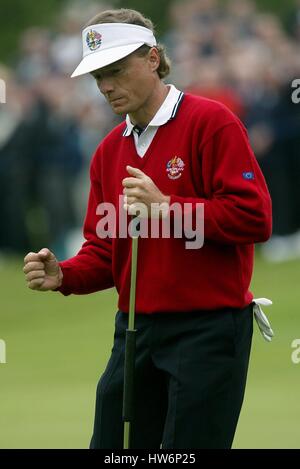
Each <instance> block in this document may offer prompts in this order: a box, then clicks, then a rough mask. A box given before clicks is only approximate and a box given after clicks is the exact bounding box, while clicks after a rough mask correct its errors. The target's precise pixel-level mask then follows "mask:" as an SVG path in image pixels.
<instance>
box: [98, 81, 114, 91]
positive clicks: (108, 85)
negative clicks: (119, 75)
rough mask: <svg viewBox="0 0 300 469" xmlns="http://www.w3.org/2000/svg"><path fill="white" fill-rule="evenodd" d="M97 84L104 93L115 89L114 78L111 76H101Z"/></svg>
mask: <svg viewBox="0 0 300 469" xmlns="http://www.w3.org/2000/svg"><path fill="white" fill-rule="evenodd" d="M97 85H98V88H99V90H100V91H101V93H102V94H107V93H111V92H112V91H113V90H114V86H113V83H112V80H111V79H110V78H99V79H98V80H97Z"/></svg>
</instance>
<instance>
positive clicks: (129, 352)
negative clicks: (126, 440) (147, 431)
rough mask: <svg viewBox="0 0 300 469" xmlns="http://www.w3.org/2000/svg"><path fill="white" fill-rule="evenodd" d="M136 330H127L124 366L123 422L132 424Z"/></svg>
mask: <svg viewBox="0 0 300 469" xmlns="http://www.w3.org/2000/svg"><path fill="white" fill-rule="evenodd" d="M135 333H136V330H135V329H134V330H129V329H126V344H125V364H124V393H123V422H130V421H131V420H132V418H133V399H134V395H133V394H134V368H135V339H136V334H135Z"/></svg>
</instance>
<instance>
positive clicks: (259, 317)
mask: <svg viewBox="0 0 300 469" xmlns="http://www.w3.org/2000/svg"><path fill="white" fill-rule="evenodd" d="M252 301H253V303H254V305H253V313H254V317H255V320H256V322H257V325H258V327H259V330H260V332H261V334H262V336H263V338H264V339H265V340H267V341H268V342H271V340H272V338H273V336H274V332H273V330H272V328H271V325H270V323H269V321H268V318H267V316H266V315H265V314H264V312H263V310H262V309H261V306H260V305H263V306H270V305H271V304H273V303H272V301H271V300H268V299H267V298H256V299H253V300H252Z"/></svg>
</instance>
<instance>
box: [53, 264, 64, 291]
mask: <svg viewBox="0 0 300 469" xmlns="http://www.w3.org/2000/svg"><path fill="white" fill-rule="evenodd" d="M63 278H64V274H63V272H62V270H61V267H59V272H58V285H57V287H56V288H55V289H54V290H57V289H58V288H60V287H61V286H62V283H63Z"/></svg>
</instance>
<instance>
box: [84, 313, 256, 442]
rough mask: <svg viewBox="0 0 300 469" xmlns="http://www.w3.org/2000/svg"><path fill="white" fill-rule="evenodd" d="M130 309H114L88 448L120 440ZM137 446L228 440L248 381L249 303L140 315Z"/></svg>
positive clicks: (133, 429) (134, 428)
mask: <svg viewBox="0 0 300 469" xmlns="http://www.w3.org/2000/svg"><path fill="white" fill-rule="evenodd" d="M127 327H128V315H127V314H126V313H122V312H120V311H118V312H117V314H116V320H115V334H114V344H113V348H112V354H111V357H110V360H109V362H108V364H107V367H106V369H105V371H104V373H103V375H102V377H101V379H100V381H99V383H98V387H97V395H96V411H95V423H94V433H93V437H92V440H91V444H90V448H93V449H96V448H105V449H122V447H123V422H122V403H123V373H124V351H125V330H126V328H127ZM135 328H136V329H137V343H136V372H135V399H134V403H135V416H134V421H133V422H132V424H131V444H130V447H131V448H133V449H137V448H144V449H148V448H160V446H161V447H162V448H182V449H189V448H199V449H201V448H230V447H231V445H232V441H233V438H234V434H235V429H236V426H237V422H238V418H239V414H240V410H241V406H242V402H243V397H244V390H245V385H246V377H247V370H248V363H249V354H250V348H251V340H252V331H253V314H252V304H250V305H249V306H248V307H246V308H245V309H243V310H218V311H210V312H208V311H207V312H205V311H199V312H193V313H164V314H162V313H159V314H153V315H136V319H135Z"/></svg>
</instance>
